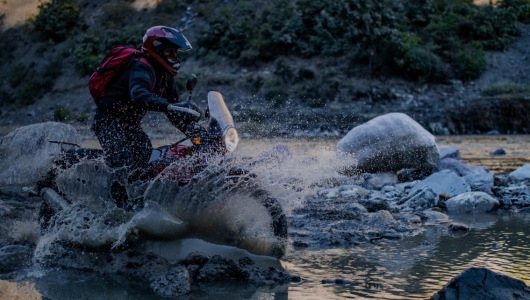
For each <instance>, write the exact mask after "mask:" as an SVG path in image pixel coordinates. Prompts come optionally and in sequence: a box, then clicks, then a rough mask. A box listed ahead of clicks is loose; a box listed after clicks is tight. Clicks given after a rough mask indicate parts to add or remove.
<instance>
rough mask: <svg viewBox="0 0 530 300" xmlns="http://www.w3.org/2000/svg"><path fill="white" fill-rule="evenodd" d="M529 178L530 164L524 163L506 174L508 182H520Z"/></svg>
mask: <svg viewBox="0 0 530 300" xmlns="http://www.w3.org/2000/svg"><path fill="white" fill-rule="evenodd" d="M529 179H530V164H529V165H524V166H522V167H520V168H519V169H517V170H515V171H513V172H511V173H510V174H508V180H509V181H510V182H521V181H525V180H529Z"/></svg>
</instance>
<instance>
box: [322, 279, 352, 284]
mask: <svg viewBox="0 0 530 300" xmlns="http://www.w3.org/2000/svg"><path fill="white" fill-rule="evenodd" d="M322 284H353V282H351V281H349V280H346V279H344V278H337V279H335V280H333V279H322Z"/></svg>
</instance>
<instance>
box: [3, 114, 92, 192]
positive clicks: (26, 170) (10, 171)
mask: <svg viewBox="0 0 530 300" xmlns="http://www.w3.org/2000/svg"><path fill="white" fill-rule="evenodd" d="M52 140H53V141H64V142H71V143H76V144H79V142H80V140H81V139H80V136H79V135H78V134H77V131H76V130H75V129H74V127H72V126H70V125H67V124H63V123H56V122H46V123H40V124H33V125H28V126H24V127H20V128H17V129H15V130H13V131H12V132H10V133H9V134H8V135H6V136H4V137H3V138H2V139H1V141H0V184H34V183H35V182H36V181H37V180H38V179H39V178H40V177H41V176H42V175H44V174H45V173H46V172H47V171H48V169H49V168H50V166H51V164H52V162H53V160H54V159H55V158H56V157H57V155H58V154H59V152H60V147H59V145H57V144H50V143H49V141H52Z"/></svg>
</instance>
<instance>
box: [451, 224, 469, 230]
mask: <svg viewBox="0 0 530 300" xmlns="http://www.w3.org/2000/svg"><path fill="white" fill-rule="evenodd" d="M447 230H449V231H450V232H468V231H469V226H467V225H466V224H462V223H451V224H450V225H449V227H447Z"/></svg>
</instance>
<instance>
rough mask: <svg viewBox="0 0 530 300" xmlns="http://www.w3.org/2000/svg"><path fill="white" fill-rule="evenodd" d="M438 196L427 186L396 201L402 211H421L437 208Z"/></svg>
mask: <svg viewBox="0 0 530 300" xmlns="http://www.w3.org/2000/svg"><path fill="white" fill-rule="evenodd" d="M438 199H439V196H438V194H437V193H436V192H435V191H434V190H433V189H432V188H431V187H429V186H424V187H423V188H421V189H418V190H415V192H410V193H409V195H408V196H407V197H406V198H403V199H402V200H399V201H398V204H399V205H400V206H399V207H400V208H401V209H402V210H409V211H410V210H412V211H422V210H426V209H428V208H433V207H436V206H438Z"/></svg>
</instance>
